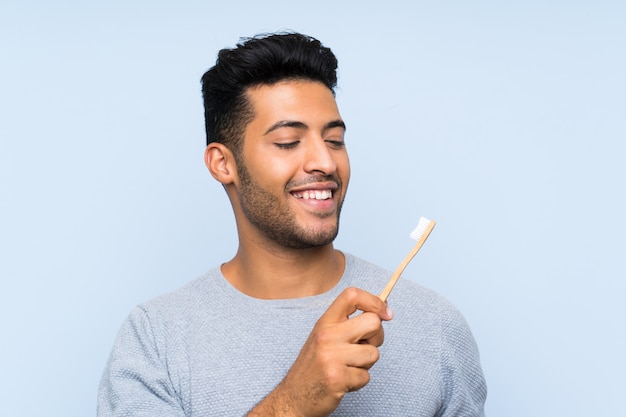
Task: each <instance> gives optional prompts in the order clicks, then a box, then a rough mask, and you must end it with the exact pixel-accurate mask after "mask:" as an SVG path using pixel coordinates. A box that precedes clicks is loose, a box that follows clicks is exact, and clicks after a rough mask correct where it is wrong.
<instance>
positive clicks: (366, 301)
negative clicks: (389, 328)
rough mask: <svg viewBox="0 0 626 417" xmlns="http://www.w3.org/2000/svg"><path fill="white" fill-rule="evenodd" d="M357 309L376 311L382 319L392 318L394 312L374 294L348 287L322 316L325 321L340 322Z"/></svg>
mask: <svg viewBox="0 0 626 417" xmlns="http://www.w3.org/2000/svg"><path fill="white" fill-rule="evenodd" d="M357 310H361V311H366V312H370V313H374V314H376V315H378V317H380V319H381V320H391V318H392V313H391V310H390V309H389V308H388V307H387V304H385V303H384V302H383V301H381V300H380V298H378V297H377V296H375V295H374V294H371V293H368V292H367V291H364V290H361V289H359V288H354V287H351V288H346V289H345V290H344V291H343V292H342V293H341V294H339V296H338V297H337V299H335V301H334V302H333V303H332V304H331V305H330V307H328V310H326V313H324V315H323V316H322V319H323V320H324V321H326V320H329V321H332V322H340V321H344V320H348V318H349V317H350V315H352V314H353V313H354V312H356V311H357Z"/></svg>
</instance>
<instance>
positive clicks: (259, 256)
mask: <svg viewBox="0 0 626 417" xmlns="http://www.w3.org/2000/svg"><path fill="white" fill-rule="evenodd" d="M336 68H337V60H336V59H335V56H334V55H333V53H332V52H331V51H330V49H328V48H326V47H324V46H322V45H321V44H320V42H319V41H317V40H315V39H313V38H310V37H307V36H304V35H301V34H297V33H288V34H276V35H268V36H263V37H257V38H252V39H248V40H246V41H245V42H244V43H242V44H239V45H238V46H237V47H236V48H234V49H229V50H222V51H220V53H219V56H218V60H217V63H216V65H215V66H214V67H213V68H211V69H210V70H209V71H207V72H206V73H205V74H204V76H203V93H204V102H205V116H206V132H207V144H208V145H207V148H206V152H205V161H206V165H207V167H208V169H209V171H210V173H211V175H212V176H213V177H214V178H215V179H216V180H217V181H219V182H220V183H221V184H222V185H223V186H224V189H225V190H226V193H227V195H228V198H229V199H230V201H231V203H232V207H233V211H234V215H235V219H236V223H237V231H238V236H239V248H238V250H237V253H236V255H235V257H234V258H233V259H231V260H230V261H228V262H226V263H224V264H223V265H221V267H219V268H215V269H213V270H211V271H209V272H208V273H207V274H205V275H204V276H201V277H199V278H198V279H196V280H195V281H193V282H191V283H190V284H188V285H187V286H185V287H183V288H181V289H179V290H178V291H175V292H173V293H171V294H168V295H165V296H163V297H160V298H158V299H155V300H152V301H150V302H148V303H145V304H143V305H140V306H139V307H137V308H136V309H135V310H134V311H133V312H132V313H131V314H130V316H129V318H128V319H127V320H126V322H125V323H124V325H123V326H122V329H121V330H120V333H119V335H118V338H117V340H116V342H115V345H114V347H113V351H112V353H111V356H110V359H109V361H108V364H107V367H106V370H105V373H104V376H103V379H102V382H101V386H100V392H99V398H98V415H99V416H101V417H104V416H144V415H145V416H161V417H165V416H202V417H206V416H243V415H248V416H328V415H331V414H332V415H337V416H358V417H366V416H372V417H381V416H482V415H484V412H483V405H484V401H485V396H486V388H485V382H484V379H483V375H482V372H481V368H480V364H479V358H478V352H477V348H476V345H475V343H474V340H473V337H472V335H471V333H470V330H469V328H468V326H467V324H466V322H465V321H464V320H463V318H462V316H461V315H460V314H459V313H458V312H457V310H456V309H455V308H454V307H453V306H451V305H450V304H449V303H448V302H446V301H445V300H443V299H442V298H441V297H439V296H437V295H436V294H434V293H433V292H431V291H428V290H426V289H424V288H422V287H419V286H417V285H416V284H413V283H411V282H410V281H408V280H406V279H405V280H401V281H400V282H399V283H398V285H397V288H396V289H395V290H394V293H393V294H392V297H391V302H390V304H391V306H392V308H393V313H392V311H391V309H390V308H389V307H388V306H387V305H386V304H385V303H383V302H382V301H381V300H380V299H379V298H378V297H377V296H376V294H378V293H379V292H380V291H381V290H382V289H383V287H384V286H385V283H386V282H387V280H388V278H389V276H390V273H389V272H388V271H385V270H382V269H380V268H378V267H376V266H374V265H371V264H369V263H367V262H365V261H363V260H361V259H358V258H356V257H354V256H351V255H349V254H346V253H343V252H340V251H338V250H336V249H335V248H334V247H333V240H334V239H335V237H336V235H337V231H338V226H339V214H340V212H341V205H342V203H343V200H344V197H345V195H346V189H347V186H348V181H349V179H350V164H349V161H348V154H347V152H346V147H345V143H344V134H345V130H346V126H345V124H344V121H343V120H342V118H341V115H340V114H339V110H338V109H337V104H336V102H335V98H334V88H335V86H336V82H337V77H336ZM392 318H393V319H392ZM383 322H385V324H384V327H385V330H384V333H383ZM383 339H385V343H384V345H383Z"/></svg>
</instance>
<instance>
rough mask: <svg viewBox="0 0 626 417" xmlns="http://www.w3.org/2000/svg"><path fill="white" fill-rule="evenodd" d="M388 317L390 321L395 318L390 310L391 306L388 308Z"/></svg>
mask: <svg viewBox="0 0 626 417" xmlns="http://www.w3.org/2000/svg"><path fill="white" fill-rule="evenodd" d="M387 316H388V317H389V320H391V319H392V318H393V310H392V309H390V308H389V306H387Z"/></svg>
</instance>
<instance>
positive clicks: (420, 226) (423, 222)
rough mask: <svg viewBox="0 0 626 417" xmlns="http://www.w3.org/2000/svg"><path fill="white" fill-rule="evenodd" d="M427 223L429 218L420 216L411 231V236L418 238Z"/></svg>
mask: <svg viewBox="0 0 626 417" xmlns="http://www.w3.org/2000/svg"><path fill="white" fill-rule="evenodd" d="M429 223H430V220H428V219H427V218H426V217H422V218H420V221H419V222H418V223H417V227H416V228H415V229H414V230H413V231H412V232H411V238H413V239H415V240H420V238H421V237H422V235H423V234H424V232H425V231H426V228H427V227H428V224H429Z"/></svg>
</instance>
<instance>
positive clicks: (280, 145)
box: [274, 140, 300, 149]
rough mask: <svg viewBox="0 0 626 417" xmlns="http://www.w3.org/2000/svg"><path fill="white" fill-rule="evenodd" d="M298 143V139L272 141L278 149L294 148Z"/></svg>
mask: <svg viewBox="0 0 626 417" xmlns="http://www.w3.org/2000/svg"><path fill="white" fill-rule="evenodd" d="M299 143H300V141H299V140H296V141H294V142H286V143H283V142H279V143H274V145H276V147H277V148H279V149H293V148H295V147H296V146H298V144H299Z"/></svg>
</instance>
